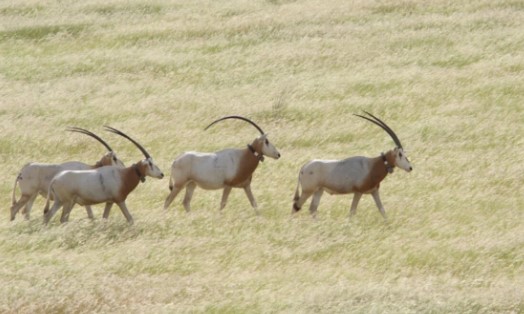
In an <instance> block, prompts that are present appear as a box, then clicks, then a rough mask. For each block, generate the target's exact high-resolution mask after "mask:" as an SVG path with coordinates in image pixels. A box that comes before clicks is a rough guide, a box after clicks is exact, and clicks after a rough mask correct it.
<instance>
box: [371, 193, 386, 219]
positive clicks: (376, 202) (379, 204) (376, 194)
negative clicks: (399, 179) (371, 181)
mask: <svg viewBox="0 0 524 314" xmlns="http://www.w3.org/2000/svg"><path fill="white" fill-rule="evenodd" d="M371 195H372V196H373V199H374V200H375V204H377V207H378V210H379V211H380V213H381V214H382V217H384V221H387V220H388V217H387V216H386V211H385V210H384V206H382V202H381V201H380V195H379V194H378V190H375V191H373V193H371Z"/></svg>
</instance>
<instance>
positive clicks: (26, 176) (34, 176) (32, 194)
mask: <svg viewBox="0 0 524 314" xmlns="http://www.w3.org/2000/svg"><path fill="white" fill-rule="evenodd" d="M67 130H68V131H71V132H78V133H82V134H85V135H88V136H91V137H92V138H94V139H96V140H97V141H99V142H100V143H102V145H104V146H105V147H106V148H107V150H108V152H107V153H106V154H105V155H104V156H102V158H101V159H100V160H99V161H98V162H96V164H94V165H88V164H85V163H83V162H79V161H70V162H66V163H62V164H48V163H36V162H32V163H28V164H26V165H25V166H24V167H23V168H22V169H21V170H20V173H19V174H18V176H17V177H16V180H15V185H14V188H13V203H12V206H11V220H14V219H15V216H16V214H17V213H18V211H19V210H20V209H21V208H22V207H24V206H25V207H24V209H23V210H22V212H23V213H24V216H25V219H29V216H30V213H31V208H32V207H33V203H34V201H35V199H36V197H37V196H38V194H41V195H42V196H44V197H45V196H46V195H47V190H48V188H49V183H50V182H51V179H53V177H54V176H55V175H56V174H58V173H59V172H61V171H64V170H88V169H95V168H99V167H103V166H117V167H121V168H123V167H124V164H123V163H122V161H121V160H120V159H118V158H117V156H116V154H115V152H114V151H113V149H112V148H111V147H110V146H109V145H108V144H107V143H106V142H105V141H104V140H102V139H101V138H100V137H98V136H97V135H95V134H94V133H92V132H90V131H88V130H85V129H82V128H77V127H71V128H68V129H67ZM17 185H19V186H20V191H21V192H22V196H21V197H20V199H19V200H18V201H16V186H17ZM86 211H87V216H88V217H89V218H91V219H92V218H93V211H92V210H91V207H90V206H86Z"/></svg>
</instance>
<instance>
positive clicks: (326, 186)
mask: <svg viewBox="0 0 524 314" xmlns="http://www.w3.org/2000/svg"><path fill="white" fill-rule="evenodd" d="M394 167H399V168H402V169H404V170H405V171H407V172H410V171H411V170H412V167H411V164H410V163H409V161H408V159H407V157H406V156H405V154H404V153H403V150H402V149H401V148H395V149H394V150H390V151H388V152H387V153H386V154H385V155H384V157H381V156H379V157H375V158H369V157H362V156H356V157H350V158H347V159H343V160H312V161H310V162H308V163H307V164H305V165H304V166H303V167H302V168H301V170H300V173H299V177H298V185H297V188H296V191H295V197H294V202H293V212H297V211H299V210H300V209H301V207H302V205H303V204H304V203H305V202H306V200H307V199H308V198H309V197H310V196H311V195H313V199H312V201H311V205H310V207H309V211H310V213H311V214H312V215H313V216H315V215H316V212H317V208H318V205H319V202H320V198H321V197H322V194H323V192H324V191H327V192H328V193H330V194H350V193H354V197H353V202H352V204H351V210H350V214H351V215H353V214H355V213H356V209H357V205H358V202H359V200H360V197H361V196H362V194H371V195H372V196H373V199H374V200H375V203H376V205H377V207H378V209H379V211H380V213H381V214H382V216H383V217H384V219H386V212H385V210H384V206H383V205H382V203H381V201H380V196H379V187H380V182H381V181H382V180H383V179H384V178H385V177H386V175H387V174H388V172H392V171H393V168H394ZM388 170H389V171H388ZM300 189H301V190H302V194H300Z"/></svg>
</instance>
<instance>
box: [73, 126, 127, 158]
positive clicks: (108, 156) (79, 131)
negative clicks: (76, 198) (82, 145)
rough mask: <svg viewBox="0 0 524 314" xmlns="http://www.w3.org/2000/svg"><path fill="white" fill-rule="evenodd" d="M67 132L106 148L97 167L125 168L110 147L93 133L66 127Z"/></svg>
mask: <svg viewBox="0 0 524 314" xmlns="http://www.w3.org/2000/svg"><path fill="white" fill-rule="evenodd" d="M67 130H68V131H69V132H76V133H82V134H85V135H88V136H91V137H92V138H94V139H96V140H97V141H99V142H100V143H101V144H102V145H104V146H105V147H106V148H107V150H108V152H107V153H105V154H104V156H102V158H101V159H100V160H99V161H98V162H97V165H100V166H116V167H119V168H124V167H125V165H124V163H123V162H122V161H121V160H120V159H118V157H117V156H116V153H115V152H114V151H113V149H112V148H111V146H109V144H107V143H106V142H105V141H104V140H103V139H101V138H100V137H99V136H98V135H96V134H94V133H93V132H90V131H88V130H86V129H82V128H78V127H68V128H67Z"/></svg>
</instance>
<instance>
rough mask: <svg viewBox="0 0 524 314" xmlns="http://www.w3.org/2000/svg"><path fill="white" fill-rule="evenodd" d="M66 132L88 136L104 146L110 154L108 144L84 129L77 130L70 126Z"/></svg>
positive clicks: (110, 149)
mask: <svg viewBox="0 0 524 314" xmlns="http://www.w3.org/2000/svg"><path fill="white" fill-rule="evenodd" d="M67 131H69V132H77V133H82V134H85V135H88V136H91V137H92V138H94V139H95V140H97V141H99V142H100V143H102V145H104V146H105V147H106V148H107V150H109V151H110V152H112V151H113V149H112V148H111V146H109V144H107V143H106V142H105V141H104V140H103V139H101V138H100V137H98V135H96V134H95V133H93V132H90V131H88V130H86V129H82V128H77V127H75V126H70V127H68V128H67Z"/></svg>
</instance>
